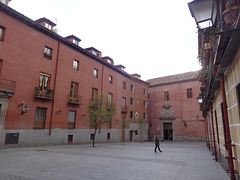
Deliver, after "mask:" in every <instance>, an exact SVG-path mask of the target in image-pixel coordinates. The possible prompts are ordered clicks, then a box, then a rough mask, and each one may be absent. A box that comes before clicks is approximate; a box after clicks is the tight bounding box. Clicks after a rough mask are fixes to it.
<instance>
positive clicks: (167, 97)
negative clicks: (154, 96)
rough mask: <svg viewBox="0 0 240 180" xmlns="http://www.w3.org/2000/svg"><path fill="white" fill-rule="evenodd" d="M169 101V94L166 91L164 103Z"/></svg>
mask: <svg viewBox="0 0 240 180" xmlns="http://www.w3.org/2000/svg"><path fill="white" fill-rule="evenodd" d="M168 100H169V92H168V91H166V92H164V101H168Z"/></svg>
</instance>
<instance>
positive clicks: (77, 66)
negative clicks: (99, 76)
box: [73, 59, 79, 71]
mask: <svg viewBox="0 0 240 180" xmlns="http://www.w3.org/2000/svg"><path fill="white" fill-rule="evenodd" d="M73 69H75V70H76V71H78V70H79V61H77V60H75V59H74V60H73Z"/></svg>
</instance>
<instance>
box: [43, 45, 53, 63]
mask: <svg viewBox="0 0 240 180" xmlns="http://www.w3.org/2000/svg"><path fill="white" fill-rule="evenodd" d="M44 57H45V58H47V59H50V60H51V59H52V49H51V48H49V47H45V48H44Z"/></svg>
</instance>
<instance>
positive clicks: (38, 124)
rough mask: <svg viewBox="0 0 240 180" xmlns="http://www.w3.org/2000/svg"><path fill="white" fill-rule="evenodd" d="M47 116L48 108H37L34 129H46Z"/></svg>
mask: <svg viewBox="0 0 240 180" xmlns="http://www.w3.org/2000/svg"><path fill="white" fill-rule="evenodd" d="M46 116H47V108H42V107H37V108H36V112H35V121H34V129H44V128H45V122H46Z"/></svg>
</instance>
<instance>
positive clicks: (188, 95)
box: [187, 89, 192, 98]
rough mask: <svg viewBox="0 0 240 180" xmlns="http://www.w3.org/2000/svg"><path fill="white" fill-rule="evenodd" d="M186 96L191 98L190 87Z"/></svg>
mask: <svg viewBox="0 0 240 180" xmlns="http://www.w3.org/2000/svg"><path fill="white" fill-rule="evenodd" d="M187 98H192V89H187Z"/></svg>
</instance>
